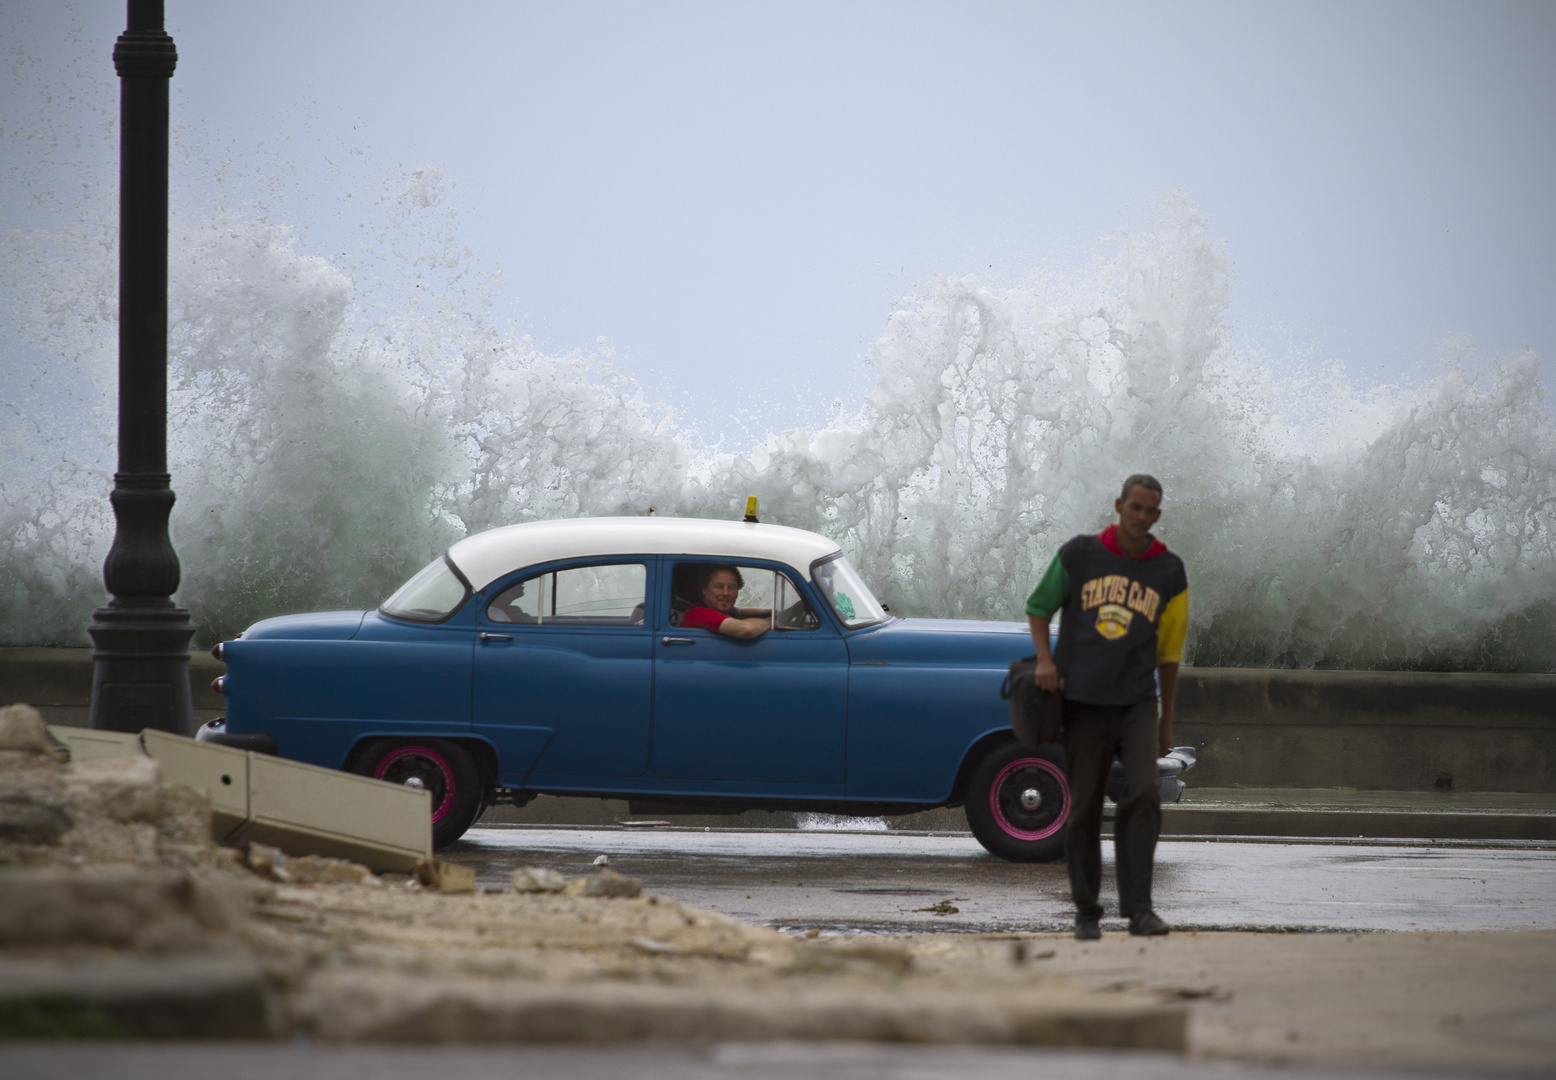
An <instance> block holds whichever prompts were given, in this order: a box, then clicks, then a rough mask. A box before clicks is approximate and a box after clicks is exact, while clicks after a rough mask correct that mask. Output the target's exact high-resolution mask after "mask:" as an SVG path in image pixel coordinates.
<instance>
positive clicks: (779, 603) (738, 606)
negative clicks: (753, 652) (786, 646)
mask: <svg viewBox="0 0 1556 1080" xmlns="http://www.w3.org/2000/svg"><path fill="white" fill-rule="evenodd" d="M713 565H725V566H731V567H732V568H733V569H734V570H735V572H736V573H737V574H738V575H739V584H740V595H739V597H738V598H737V599H736V601H735V610H736V611H737V612H757V613H760V614H762V615H764V616H766V617H768V618H770V619H772V625H773V629H774V630H815V629H816V628H817V627H819V626H820V625H821V620H820V619H818V618H817V617H816V613H815V612H814V611H812V610H811V607H810V605H809V604H808V603H806V602H805V597H804V595H803V594H802V593H801V592H800V590H799V586H798V585H796V584H795V583H794V581H793V579H791V578H790V577H789V575H787V574H785V573H783V572H782V571H781V570H770V569H768V568H766V567H757V566H736V565H734V564H732V563H728V564H712V563H681V564H680V565H678V566H676V567H675V569H674V571H673V572H672V573H671V575H670V582H671V586H670V594H671V595H670V623H671V625H673V626H679V625H681V616H682V615H684V614H685V613H686V612H687V611H689V610H691V609H692V608H694V607H703V606H706V605H705V603H704V600H703V597H702V593H701V584H702V582H703V580H704V579H703V575H704V573H705V572H706V571H707V570H708V568H709V567H710V566H713Z"/></svg>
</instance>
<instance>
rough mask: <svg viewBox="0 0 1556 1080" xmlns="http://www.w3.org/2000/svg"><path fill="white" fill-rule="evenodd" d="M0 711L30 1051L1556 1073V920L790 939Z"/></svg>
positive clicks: (0, 832) (18, 1006)
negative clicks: (650, 1044)
mask: <svg viewBox="0 0 1556 1080" xmlns="http://www.w3.org/2000/svg"><path fill="white" fill-rule="evenodd" d="M148 760H149V759H144V758H143V759H120V760H117V761H97V762H86V763H79V764H71V763H69V762H68V761H67V760H65V755H64V754H62V753H61V750H60V747H58V746H56V745H54V744H53V743H52V742H51V741H50V740H49V738H48V735H47V732H46V731H45V730H44V729H43V727H42V725H41V723H40V722H39V721H38V719H37V716H36V714H35V713H33V712H32V710H30V709H27V708H26V707H24V706H12V707H10V708H7V709H4V710H0V1038H4V1037H13V1038H14V1037H18V1036H22V1037H37V1038H62V1037H64V1038H68V1037H72V1036H81V1037H85V1036H93V1037H101V1036H105V1035H107V1036H124V1037H131V1036H152V1037H170V1038H192V1037H193V1038H206V1037H209V1038H244V1039H254V1038H262V1039H264V1038H268V1039H286V1038H294V1037H297V1036H300V1035H302V1036H307V1037H310V1038H312V1039H315V1040H317V1041H319V1042H323V1043H339V1044H345V1043H361V1042H394V1043H471V1042H483V1043H499V1042H549V1043H562V1042H597V1041H608V1042H624V1041H690V1042H718V1041H761V1040H799V1041H805V1040H872V1041H901V1042H916V1043H932V1042H944V1043H987V1044H1012V1045H1049V1046H1072V1047H1080V1046H1091V1047H1111V1048H1141V1049H1156V1050H1166V1051H1171V1052H1188V1053H1191V1054H1195V1055H1198V1056H1208V1057H1219V1058H1230V1059H1240V1060H1247V1061H1261V1062H1288V1063H1290V1062H1308V1063H1316V1064H1328V1065H1337V1064H1352V1065H1354V1064H1359V1063H1373V1064H1386V1065H1404V1064H1417V1065H1434V1066H1438V1067H1443V1066H1447V1065H1449V1064H1453V1063H1463V1064H1491V1063H1498V1064H1507V1065H1530V1064H1540V1065H1548V1064H1551V1063H1556V1036H1553V1035H1551V1034H1550V1031H1549V1029H1550V1025H1549V1022H1548V1018H1549V1013H1550V1002H1551V1001H1553V1000H1556V974H1553V973H1556V933H1522V934H1449V935H1443V934H1435V935H1433V934H1407V933H1398V934H1370V935H1368V934H1233V933H1200V934H1192V933H1183V934H1174V935H1172V936H1171V937H1169V938H1164V939H1153V940H1150V941H1145V942H1142V941H1140V940H1139V939H1131V938H1127V937H1124V936H1122V935H1109V936H1108V937H1107V939H1105V940H1104V941H1102V942H1091V943H1083V942H1075V941H1073V940H1071V939H1070V938H1069V937H1068V936H1064V935H1037V934H970V933H967V934H921V935H901V936H886V935H843V936H840V935H831V934H825V935H823V934H818V933H816V932H815V931H811V932H809V933H807V934H805V935H803V936H797V935H790V934H784V933H780V932H778V931H776V930H772V929H769V928H767V927H762V926H753V925H750V924H746V923H742V922H739V921H738V920H735V919H732V918H730V917H728V916H725V915H721V914H718V913H715V912H710V911H705V910H699V909H696V908H692V907H689V906H686V905H683V904H680V903H678V902H676V901H673V900H670V899H668V898H665V897H661V896H654V895H644V894H643V892H642V885H641V883H640V882H638V881H636V880H635V879H633V878H631V877H628V876H626V875H624V874H620V873H619V872H617V871H615V870H613V869H611V868H609V867H608V866H604V865H602V866H599V867H596V868H595V869H594V870H593V872H591V873H588V874H585V875H583V876H580V877H574V878H568V877H566V876H564V875H562V874H561V873H559V872H557V871H556V870H555V869H552V868H549V867H544V866H527V867H521V868H519V869H517V870H515V871H513V872H512V876H511V888H505V889H502V890H498V891H494V890H490V889H487V890H482V889H480V888H478V886H477V883H476V879H475V875H474V873H473V871H472V870H471V868H469V867H467V866H461V865H459V864H458V863H455V862H449V861H445V860H442V859H430V860H425V861H424V862H422V863H421V864H418V865H417V866H416V868H415V872H414V873H409V874H407V873H390V872H386V873H383V874H381V875H375V874H373V873H371V872H370V871H369V870H368V868H367V867H365V866H362V865H360V864H356V863H352V862H349V861H347V860H344V859H335V858H327V857H323V856H317V855H309V856H301V857H297V856H294V857H288V856H287V855H285V854H284V853H283V852H281V851H280V850H279V849H277V848H273V847H267V846H266V845H264V844H258V843H255V844H249V845H246V846H244V847H242V848H229V847H220V846H218V845H217V844H215V843H214V842H213V841H212V840H211V838H210V805H209V801H208V799H206V798H205V795H204V792H202V791H196V790H193V789H189V788H180V787H178V786H176V785H170V784H166V783H164V782H162V780H161V778H160V777H159V775H158V770H157V769H156V767H155V762H154V761H152V762H151V763H150V764H149V765H148V764H147V762H148Z"/></svg>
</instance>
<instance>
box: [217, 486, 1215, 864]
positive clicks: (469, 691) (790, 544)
mask: <svg viewBox="0 0 1556 1080" xmlns="http://www.w3.org/2000/svg"><path fill="white" fill-rule="evenodd" d="M720 565H722V566H727V567H730V568H733V569H734V570H735V571H736V577H737V580H738V583H739V584H738V587H739V589H740V592H739V598H738V602H737V603H736V614H740V613H744V617H745V618H746V619H748V620H749V619H752V618H754V619H757V620H758V622H757V623H755V624H753V625H755V626H756V629H757V631H758V632H759V636H756V637H753V638H749V639H737V638H733V637H730V636H726V635H725V634H721V633H718V632H716V631H714V630H709V629H704V628H702V627H700V626H693V625H682V616H683V615H686V614H687V613H688V612H690V611H691V609H693V608H698V607H700V606H702V604H703V600H704V597H703V596H702V595H701V594H700V591H699V590H700V589H701V588H702V587H703V585H704V584H705V582H706V581H707V580H708V579H709V577H710V575H712V573H713V572H712V570H711V567H714V566H720ZM720 580H725V581H728V580H729V578H728V576H727V575H725V576H724V577H723V578H721V579H720ZM753 613H754V614H753ZM704 615H705V612H704ZM689 621H691V622H695V621H697V616H696V615H695V614H693V615H692V616H690V619H689ZM213 652H214V654H215V655H216V657H217V659H219V660H222V661H224V662H225V663H226V665H227V671H226V674H225V675H223V676H222V678H221V679H219V680H218V683H219V684H220V685H219V689H221V690H222V692H223V693H224V694H225V695H226V697H227V703H228V712H227V716H226V717H225V719H224V720H223V721H213V722H212V723H211V724H209V725H207V726H206V728H205V729H203V730H202V731H201V737H202V738H206V739H211V740H214V741H217V742H222V743H227V744H229V745H236V746H244V747H248V748H251V749H256V750H264V751H268V752H271V753H278V754H280V755H281V756H283V757H287V758H292V759H295V760H297V761H305V762H309V763H311V764H315V765H324V766H328V767H331V768H337V769H347V770H351V771H353V772H357V773H362V774H365V775H368V776H374V777H378V778H380V779H383V780H387V781H390V782H394V783H403V784H409V785H414V786H420V787H425V788H427V789H429V790H430V791H431V794H432V806H433V843H434V845H435V846H438V847H442V846H445V845H447V844H450V843H452V842H453V841H454V840H456V839H458V838H459V837H460V836H461V835H462V834H463V833H464V832H465V830H466V829H468V828H469V827H470V825H471V824H472V823H474V822H475V820H476V819H477V818H478V817H479V816H480V814H481V812H482V811H483V810H484V809H485V807H487V806H489V805H492V804H495V803H502V802H512V803H515V804H517V805H520V806H522V805H524V804H525V803H526V802H528V801H529V800H530V799H532V798H533V797H534V796H535V795H537V794H548V795H572V796H579V795H583V796H598V797H601V798H607V797H608V798H626V799H630V800H632V802H633V804H634V809H638V808H643V809H647V810H649V811H650V812H653V813H655V814H664V813H673V812H675V811H677V810H680V811H683V812H700V813H721V812H731V813H732V812H736V811H739V810H745V809H757V808H761V809H771V810H806V811H819V812H823V813H836V814H849V815H885V814H902V813H908V812H911V811H916V810H927V809H930V808H933V807H938V806H955V805H958V804H960V805H962V806H964V807H965V813H966V815H967V822H968V824H969V825H970V826H971V828H972V831H973V834H974V835H975V836H976V837H977V838H978V840H979V841H980V842H981V843H982V844H983V845H984V847H986V848H987V849H988V850H989V851H991V852H993V853H994V854H995V855H998V856H1000V857H1002V858H1005V859H1010V860H1017V861H1038V860H1049V859H1054V858H1057V857H1059V855H1060V852H1061V850H1062V845H1063V834H1064V829H1065V825H1066V822H1067V821H1068V818H1069V813H1070V792H1069V787H1068V786H1067V784H1066V783H1065V777H1064V771H1063V765H1062V759H1063V752H1062V750H1061V749H1060V748H1059V747H1057V746H1048V747H1042V748H1038V749H1036V750H1033V749H1029V748H1027V747H1025V746H1023V745H1021V744H1020V743H1018V742H1016V741H1015V739H1014V737H1013V735H1012V733H1011V729H1010V723H1009V714H1008V709H1007V705H1006V703H1005V702H1004V701H1002V700H1001V699H1000V693H999V691H1000V684H1001V682H1002V680H1003V679H1004V678H1005V675H1006V672H1007V670H1008V666H1009V664H1010V661H1011V660H1013V659H1016V658H1017V657H1020V656H1022V655H1024V654H1030V652H1031V640H1030V638H1029V636H1028V633H1027V628H1026V627H1025V626H1024V625H1022V624H1020V623H998V622H967V621H952V620H938V619H902V618H895V617H893V616H892V615H891V614H890V613H889V612H888V611H887V610H886V608H885V607H884V606H883V605H882V604H881V603H879V602H878V601H877V600H876V598H875V596H874V595H873V594H872V593H871V592H870V589H869V588H868V587H867V586H866V585H865V583H864V582H863V581H861V580H860V578H859V576H858V574H857V573H856V572H855V571H854V568H853V567H852V566H850V565H849V562H848V560H847V559H846V558H844V557H843V553H842V552H841V551H840V550H839V548H838V545H837V544H836V543H834V542H833V541H831V540H828V539H826V538H825V537H822V536H819V535H817V534H815V533H810V532H804V531H801V530H799V529H790V528H785V527H783V526H780V525H768V524H757V523H752V522H738V521H702V520H687V519H674V518H656V517H633V518H594V519H581V520H568V521H543V522H534V523H531V524H525V525H511V526H507V527H505V528H499V529H493V530H491V531H489V532H484V533H480V534H478V535H475V536H471V537H469V538H467V539H464V540H461V541H460V542H458V543H456V544H455V545H454V546H453V547H451V548H449V549H448V551H447V552H446V553H445V554H444V555H443V556H442V557H441V558H439V559H437V560H436V561H434V562H433V563H431V564H430V565H429V566H427V567H426V568H425V569H423V570H422V571H421V572H420V573H418V574H416V576H415V577H413V578H411V580H410V581H408V582H406V583H405V585H404V586H403V587H401V588H400V589H399V591H397V592H396V593H395V594H394V595H393V596H391V597H390V598H389V599H388V600H385V601H384V602H383V604H382V605H381V606H380V607H379V608H378V610H376V611H368V612H361V611H337V612H326V613H322V614H311V615H289V616H285V617H281V618H274V619H266V620H264V621H262V622H259V623H256V624H254V625H253V626H252V627H250V628H249V629H248V630H246V631H244V633H243V634H242V635H240V637H239V639H238V640H234V641H227V642H223V643H222V644H220V645H218V646H217V647H216V648H215V649H214V650H213ZM1192 760H1193V758H1192V751H1185V752H1181V753H1180V752H1176V751H1175V752H1174V755H1172V756H1169V757H1166V758H1163V759H1161V761H1160V763H1159V764H1160V770H1161V773H1162V790H1163V796H1164V798H1166V799H1167V800H1168V801H1171V800H1173V799H1176V798H1177V797H1178V794H1179V793H1181V791H1182V789H1183V785H1182V781H1180V780H1178V779H1177V778H1176V777H1177V774H1178V773H1179V772H1181V771H1182V770H1183V769H1184V768H1186V767H1187V766H1188V765H1189V764H1192Z"/></svg>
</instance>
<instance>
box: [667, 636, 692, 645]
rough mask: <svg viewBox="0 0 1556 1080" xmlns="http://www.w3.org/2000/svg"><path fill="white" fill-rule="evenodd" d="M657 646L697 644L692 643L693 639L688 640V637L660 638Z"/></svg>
mask: <svg viewBox="0 0 1556 1080" xmlns="http://www.w3.org/2000/svg"><path fill="white" fill-rule="evenodd" d="M659 644H661V645H695V644H697V642H696V641H694V640H693V639H691V638H689V637H662V638H660V639H659Z"/></svg>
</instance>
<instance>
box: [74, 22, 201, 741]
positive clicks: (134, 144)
mask: <svg viewBox="0 0 1556 1080" xmlns="http://www.w3.org/2000/svg"><path fill="white" fill-rule="evenodd" d="M127 3H128V17H127V19H126V27H125V31H124V33H123V34H121V35H119V40H118V41H117V42H116V43H115V45H114V50H113V63H114V68H115V70H117V71H118V73H119V80H120V81H119V140H120V142H119V471H118V472H116V473H114V478H113V481H114V487H113V494H112V495H111V496H110V499H111V501H112V502H113V512H114V519H115V522H116V528H115V530H114V538H113V547H112V548H111V549H110V550H109V552H108V558H107V560H106V561H105V562H104V563H103V584H104V585H106V586H107V588H108V592H109V593H111V594H112V599H111V600H110V601H109V602H108V606H107V607H102V608H98V609H97V611H95V612H93V614H92V625H91V626H90V627H89V628H88V631H87V632H88V633H90V634H91V635H92V643H93V645H94V646H95V651H94V653H93V659H94V666H93V672H92V714H91V726H92V727H94V728H105V729H108V730H110V731H139V730H141V729H142V728H148V727H150V728H160V729H161V730H163V731H173V732H177V733H179V734H181V735H192V734H193V733H194V719H193V714H192V713H191V711H190V700H189V638H190V636H191V635H192V634H193V632H194V628H193V627H192V626H190V624H189V613H188V612H187V611H184V610H183V609H181V608H178V607H175V606H174V605H173V599H172V597H173V592H174V590H176V589H177V588H178V577H179V569H178V556H177V555H176V554H175V553H174V551H173V544H172V541H171V540H169V538H168V514H169V513H170V512H171V511H172V509H173V490H172V488H171V487H170V486H169V483H168V481H169V476H168V472H167V162H168V81H169V80H170V79H171V78H172V76H173V68H174V66H175V65H176V64H177V63H178V52H177V51H176V50H175V49H174V47H173V39H172V38H170V37H169V36H168V35H167V34H166V33H165V32H164V31H163V25H162V0H127Z"/></svg>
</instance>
